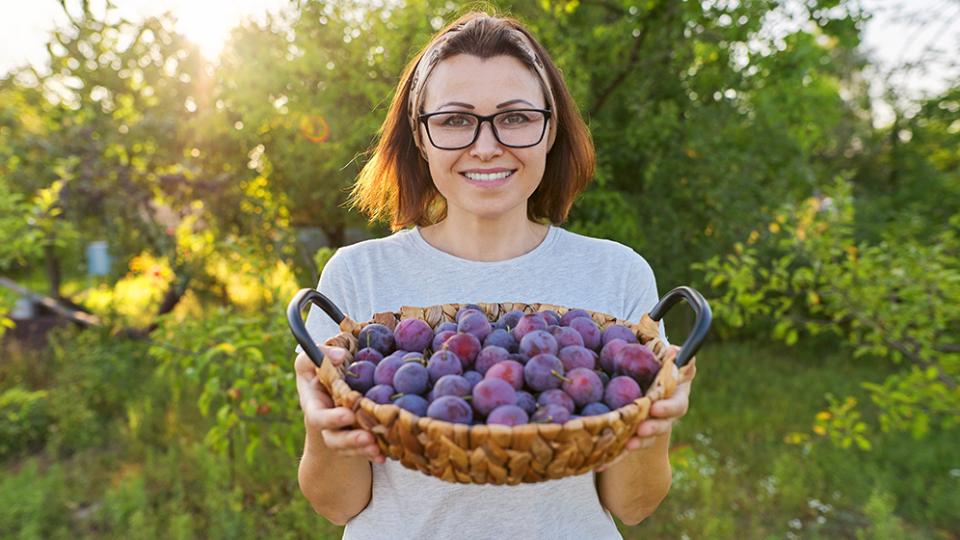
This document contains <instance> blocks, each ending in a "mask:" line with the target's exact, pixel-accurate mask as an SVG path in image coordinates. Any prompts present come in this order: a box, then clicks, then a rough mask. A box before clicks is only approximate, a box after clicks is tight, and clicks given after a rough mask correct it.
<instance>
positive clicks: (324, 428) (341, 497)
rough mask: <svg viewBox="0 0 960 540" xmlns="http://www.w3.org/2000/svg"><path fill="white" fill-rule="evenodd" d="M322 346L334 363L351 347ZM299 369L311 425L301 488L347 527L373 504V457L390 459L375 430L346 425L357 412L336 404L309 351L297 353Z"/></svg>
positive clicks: (306, 421)
mask: <svg viewBox="0 0 960 540" xmlns="http://www.w3.org/2000/svg"><path fill="white" fill-rule="evenodd" d="M320 348H321V350H323V352H324V355H325V356H327V357H328V358H329V359H330V360H331V361H332V362H334V363H341V362H343V361H344V359H345V356H346V354H347V353H346V350H345V349H339V348H335V347H324V346H322V345H321V346H320ZM295 368H296V372H297V391H298V392H299V394H300V407H301V409H303V421H304V426H305V427H306V440H305V443H304V449H303V459H302V460H301V461H300V469H299V471H298V480H299V483H300V491H302V492H303V494H304V496H305V497H306V498H307V500H308V501H310V506H312V507H313V509H314V510H315V511H316V512H317V513H318V514H320V515H322V516H323V517H325V518H327V519H328V520H330V521H331V522H333V523H335V524H337V525H343V524H345V523H346V522H347V521H349V520H350V519H351V518H352V517H354V516H356V515H357V514H359V513H360V512H361V511H362V510H363V509H364V508H366V506H367V503H369V502H370V496H371V493H372V491H373V474H372V472H371V469H370V461H376V462H378V463H383V461H384V457H383V456H382V455H381V454H380V450H379V448H378V447H377V445H376V444H375V442H374V440H373V437H372V436H371V435H370V434H369V433H367V432H366V431H363V430H361V429H344V428H348V426H353V425H354V423H355V422H354V420H355V419H354V415H353V412H352V411H351V410H350V409H348V408H346V407H335V406H334V403H333V400H332V399H331V398H330V396H329V395H328V394H327V393H326V391H325V390H324V389H323V386H322V385H321V384H320V380H319V378H317V376H316V370H315V369H314V365H313V363H312V362H311V361H310V359H309V358H308V357H307V355H306V353H301V354H300V355H299V356H297V360H296V363H295Z"/></svg>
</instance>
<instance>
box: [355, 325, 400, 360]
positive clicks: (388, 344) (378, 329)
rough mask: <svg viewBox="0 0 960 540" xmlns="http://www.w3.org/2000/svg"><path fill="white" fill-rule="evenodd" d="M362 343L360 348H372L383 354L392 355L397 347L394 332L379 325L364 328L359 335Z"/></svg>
mask: <svg viewBox="0 0 960 540" xmlns="http://www.w3.org/2000/svg"><path fill="white" fill-rule="evenodd" d="M357 340H358V341H359V342H360V345H359V346H360V348H364V349H365V348H367V347H371V348H374V349H376V350H378V351H380V353H381V354H390V352H392V351H393V349H394V348H395V346H396V342H395V341H394V338H393V331H391V330H390V329H389V328H387V327H386V326H384V325H382V324H379V323H371V324H368V325H366V326H364V327H363V328H362V329H361V330H360V333H359V334H358V335H357Z"/></svg>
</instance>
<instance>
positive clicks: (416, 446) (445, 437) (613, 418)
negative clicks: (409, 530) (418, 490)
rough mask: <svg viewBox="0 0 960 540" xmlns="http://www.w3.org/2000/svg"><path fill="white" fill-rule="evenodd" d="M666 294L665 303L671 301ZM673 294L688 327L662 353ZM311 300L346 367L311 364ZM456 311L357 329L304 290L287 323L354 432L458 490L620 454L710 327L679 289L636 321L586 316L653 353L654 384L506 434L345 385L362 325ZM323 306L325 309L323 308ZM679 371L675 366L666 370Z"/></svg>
mask: <svg viewBox="0 0 960 540" xmlns="http://www.w3.org/2000/svg"><path fill="white" fill-rule="evenodd" d="M681 289H683V290H681ZM691 293H692V295H691ZM671 294H674V296H673V297H671V296H670V295H671ZM680 296H683V297H685V298H686V299H687V300H688V301H689V302H690V303H691V305H693V307H694V308H695V310H696V311H697V323H696V324H695V328H694V332H692V333H691V336H690V337H689V338H688V339H687V343H685V344H684V347H683V348H682V349H681V351H680V353H679V354H675V349H671V348H668V347H666V345H665V344H664V343H663V341H662V340H661V339H660V337H659V335H660V334H659V325H658V322H657V321H658V320H659V319H660V318H662V315H663V312H665V311H666V310H667V309H669V307H670V306H671V305H672V304H674V303H676V300H678V299H679V297H680ZM318 300H319V301H318ZM310 301H313V302H314V303H317V304H318V305H320V306H321V307H323V308H324V310H325V311H327V313H328V314H330V315H331V317H333V318H334V320H337V319H341V320H340V329H341V332H340V334H338V335H336V336H334V337H332V338H330V339H328V340H327V341H326V344H327V345H331V346H337V347H342V348H344V349H347V350H348V351H349V353H350V355H349V358H348V361H347V362H345V363H344V364H343V365H341V366H334V365H333V364H332V363H331V362H330V361H329V360H328V359H326V358H323V360H322V361H318V358H319V357H320V356H322V353H320V352H319V349H318V348H317V347H316V346H315V345H314V344H313V343H312V342H311V340H310V338H309V335H308V334H307V333H306V329H305V327H304V325H303V322H302V320H301V319H300V313H301V312H302V310H303V308H304V307H305V305H306V304H307V303H308V302H310ZM477 305H478V306H479V307H480V308H481V309H482V310H483V311H484V312H485V313H486V314H487V317H488V319H490V320H492V321H495V320H497V319H498V318H499V317H500V315H501V314H503V313H506V312H508V311H511V310H520V311H523V312H524V313H534V312H538V311H545V310H553V311H555V312H557V313H558V314H563V313H564V312H566V311H567V310H568V308H566V307H562V306H555V305H549V304H510V303H503V304H477ZM460 306H461V305H460V304H443V305H436V306H430V307H425V308H420V307H402V308H400V311H399V312H396V313H392V312H382V313H377V314H376V315H374V317H373V319H372V320H371V321H368V322H363V323H358V322H354V321H353V320H351V319H350V318H349V317H347V316H345V315H343V314H342V313H341V312H339V310H338V309H337V308H336V307H335V306H333V304H332V303H330V302H329V300H327V299H326V298H325V297H323V296H322V295H320V293H318V292H316V291H314V290H312V289H303V290H302V291H300V292H299V293H298V294H297V296H296V297H295V298H294V300H293V301H291V303H290V308H289V309H288V318H289V319H290V322H291V330H293V331H294V335H295V336H296V337H297V340H298V341H299V342H300V343H301V345H302V346H303V347H304V350H305V351H307V353H308V355H310V356H311V358H312V359H313V360H314V363H318V364H319V367H317V373H318V376H319V377H320V381H321V383H322V384H323V385H324V387H325V388H326V389H327V391H328V392H329V393H330V395H331V396H332V397H333V400H334V402H335V403H336V404H337V405H338V406H342V407H348V408H350V409H352V410H353V411H354V412H355V414H356V418H357V422H358V424H359V426H358V427H359V428H362V429H364V430H366V431H369V432H370V433H371V434H372V435H373V436H374V438H375V439H376V441H377V445H378V446H379V447H380V450H381V451H382V452H383V454H384V455H385V456H387V457H389V458H392V459H396V460H398V461H399V462H400V463H401V464H402V465H404V466H405V467H407V468H409V469H414V470H418V471H421V472H423V473H425V474H428V475H431V476H435V477H437V478H440V479H442V480H446V481H448V482H456V483H464V484H519V483H528V482H541V481H544V480H550V479H556V478H562V477H566V476H572V475H578V474H583V473H585V472H587V471H590V470H592V469H594V468H596V467H598V466H600V465H603V464H606V463H609V462H610V461H612V460H613V459H615V458H616V457H617V456H618V455H619V454H620V453H621V452H622V451H623V449H624V446H625V445H626V443H627V441H628V440H629V439H630V437H631V436H633V434H634V433H635V432H636V429H637V426H638V425H639V424H640V422H642V421H643V420H644V419H646V418H647V415H648V413H649V410H650V406H651V404H652V403H653V402H655V401H657V400H659V399H663V398H665V397H669V396H670V395H672V393H673V392H674V390H675V388H676V386H677V384H678V383H679V382H682V381H685V380H689V379H692V378H693V376H694V374H695V370H696V368H695V365H694V364H693V363H687V361H688V360H689V359H691V358H692V356H693V353H695V352H696V349H698V348H699V345H700V343H701V342H702V340H703V337H704V336H705V334H706V331H707V329H708V328H709V324H710V310H709V306H707V304H706V302H705V301H703V299H702V297H701V296H700V295H699V293H696V291H694V290H693V289H690V288H688V287H681V288H678V289H675V290H674V291H671V293H670V294H668V295H667V296H665V297H664V299H663V300H661V302H660V303H659V304H658V305H657V308H655V309H654V310H651V313H650V314H645V315H644V316H643V318H642V319H641V321H640V322H639V323H638V324H632V323H630V322H628V321H623V320H618V319H615V318H614V317H612V316H610V315H607V314H604V313H598V312H591V311H589V310H588V311H587V312H588V313H590V315H591V316H592V318H593V320H594V321H595V322H596V323H597V324H598V325H599V326H600V327H601V328H605V327H606V326H607V325H610V324H621V325H624V326H627V327H628V328H631V329H632V330H633V332H634V333H635V334H636V335H637V338H638V339H639V341H640V342H641V343H643V344H645V345H646V346H648V347H649V348H650V349H651V350H652V351H653V353H654V356H655V357H656V358H657V360H658V361H659V362H660V363H661V369H660V371H659V373H658V374H657V376H656V378H655V380H654V382H653V383H652V384H651V385H650V387H649V388H647V389H645V390H646V392H645V395H644V396H643V397H641V398H639V399H637V400H635V401H634V402H633V403H630V404H627V405H625V406H623V407H621V408H619V409H616V410H613V411H610V412H609V413H606V414H602V415H597V416H585V417H581V418H576V419H572V420H569V421H568V422H566V423H564V424H525V425H519V426H513V427H508V426H500V425H473V426H468V425H464V424H454V423H450V422H445V421H441V420H436V419H433V418H425V417H419V416H416V415H414V414H412V413H410V412H408V411H406V410H403V409H401V408H400V407H398V406H396V405H392V404H386V405H381V404H377V403H375V402H374V401H372V400H370V399H367V398H365V397H363V396H362V395H361V394H360V393H359V392H357V391H355V390H353V389H351V388H350V387H349V386H348V385H347V383H346V381H345V380H344V375H345V371H346V364H349V361H350V360H352V357H353V355H354V354H355V353H356V352H357V350H358V339H357V336H358V334H359V333H360V330H361V329H362V328H363V327H364V326H366V325H367V324H371V323H379V324H383V325H385V326H387V327H388V328H391V329H393V328H394V327H396V325H397V323H398V322H399V321H400V320H403V319H408V318H418V319H423V320H424V321H426V322H427V323H428V324H430V326H431V327H432V328H435V327H436V326H437V325H438V324H440V323H442V322H445V321H454V320H455V316H456V313H457V311H458V310H459V308H460ZM331 307H332V309H329V308H331ZM651 314H653V315H654V316H651ZM691 341H693V343H691ZM311 349H312V351H311ZM678 364H680V365H681V367H679V369H675V366H676V365H678Z"/></svg>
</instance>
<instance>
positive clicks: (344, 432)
mask: <svg viewBox="0 0 960 540" xmlns="http://www.w3.org/2000/svg"><path fill="white" fill-rule="evenodd" d="M317 346H318V347H319V348H320V350H321V351H322V352H323V354H324V356H326V357H327V358H329V359H330V361H331V362H333V364H334V365H337V366H339V365H340V364H342V363H343V362H344V361H345V360H346V358H347V350H346V349H343V348H340V347H328V346H326V345H320V344H318V345H317ZM294 368H295V369H296V372H297V393H299V394H300V408H301V409H302V410H303V423H304V425H305V426H306V428H307V437H308V438H310V437H311V436H314V437H315V436H317V435H319V436H320V437H322V439H323V443H324V445H326V447H327V448H329V449H330V450H332V451H334V452H336V453H337V454H338V455H339V456H342V457H362V458H366V459H369V460H370V461H374V462H376V463H383V462H384V459H385V458H384V456H383V455H382V454H381V453H380V448H379V447H378V446H377V443H376V441H375V440H374V438H373V435H372V434H370V433H368V432H366V431H364V430H362V429H343V428H346V427H348V426H353V425H355V421H356V419H355V418H354V414H353V411H351V410H350V409H348V408H346V407H335V406H334V402H333V398H331V397H330V394H328V393H327V391H326V389H324V387H323V385H322V384H320V379H319V377H317V374H316V366H315V365H314V363H313V362H312V361H311V360H310V357H308V356H307V353H300V354H299V355H298V356H297V359H296V362H294Z"/></svg>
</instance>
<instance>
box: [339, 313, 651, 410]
mask: <svg viewBox="0 0 960 540" xmlns="http://www.w3.org/2000/svg"><path fill="white" fill-rule="evenodd" d="M358 338H359V341H360V344H359V347H360V349H359V351H357V354H356V355H355V356H354V359H353V362H352V363H351V364H350V365H348V366H347V368H346V376H345V378H346V381H347V383H348V384H349V385H350V387H351V388H353V389H354V390H356V391H358V392H360V393H361V394H363V395H364V396H366V397H367V398H369V399H371V400H373V401H375V402H377V403H381V404H385V403H393V404H395V405H397V406H399V407H401V408H403V409H406V410H408V411H410V412H411V413H413V414H416V415H418V416H429V417H431V418H437V419H440V420H445V421H447V422H456V423H461V424H483V423H486V424H502V425H508V426H514V425H518V424H526V423H530V422H554V423H563V422H566V421H567V420H569V419H571V418H576V417H578V416H590V415H597V414H603V413H606V412H609V411H611V410H613V409H617V408H619V407H622V406H623V405H626V404H627V403H630V402H632V401H633V400H635V399H637V398H639V397H641V396H642V395H643V393H644V389H646V388H648V387H649V386H650V384H651V383H652V382H653V379H654V377H655V376H656V374H657V371H658V370H659V368H660V364H659V362H657V360H656V358H655V357H654V355H653V352H652V351H651V350H650V349H649V348H648V347H647V346H645V345H643V344H641V343H639V342H638V340H637V337H636V335H635V334H634V333H633V332H632V331H631V330H630V329H629V328H627V327H625V326H622V325H618V324H613V325H608V326H607V328H606V329H603V330H601V328H600V327H599V326H598V325H597V323H596V322H594V320H593V319H592V318H591V317H590V314H589V313H587V312H586V311H584V310H581V309H572V310H569V311H567V312H565V313H564V314H563V316H560V315H558V314H557V313H556V312H554V311H549V310H548V311H541V312H538V313H527V314H524V313H523V312H521V311H518V310H515V311H510V312H507V313H504V314H503V316H502V317H500V319H499V320H498V321H496V322H494V323H491V322H490V320H489V319H488V318H487V316H486V314H484V313H483V312H482V311H481V310H480V309H479V308H478V307H477V306H475V305H466V306H463V307H462V308H461V309H460V310H459V311H458V312H457V316H456V322H444V323H440V324H438V325H437V327H436V328H431V327H430V325H429V324H428V323H426V322H425V321H423V320H421V319H414V318H411V319H404V320H402V321H400V322H399V324H397V326H396V328H395V329H394V330H392V331H391V330H390V328H388V327H386V326H384V325H382V324H377V323H372V324H368V325H366V326H364V327H363V329H361V331H360V334H359V336H358Z"/></svg>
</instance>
